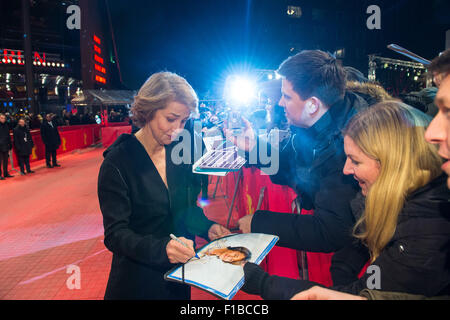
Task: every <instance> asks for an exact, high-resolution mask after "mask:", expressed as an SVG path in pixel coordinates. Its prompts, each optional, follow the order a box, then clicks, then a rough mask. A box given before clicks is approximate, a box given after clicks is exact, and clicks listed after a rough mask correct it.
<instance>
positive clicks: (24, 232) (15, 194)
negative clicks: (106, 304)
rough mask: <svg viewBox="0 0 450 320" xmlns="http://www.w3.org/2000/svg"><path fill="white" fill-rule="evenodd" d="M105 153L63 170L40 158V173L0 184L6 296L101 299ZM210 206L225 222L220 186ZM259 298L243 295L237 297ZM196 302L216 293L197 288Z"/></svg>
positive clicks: (80, 155) (77, 155) (0, 290)
mask: <svg viewBox="0 0 450 320" xmlns="http://www.w3.org/2000/svg"><path fill="white" fill-rule="evenodd" d="M102 152H103V149H94V148H90V149H84V150H81V151H75V152H73V153H70V154H66V155H63V156H60V157H59V161H60V164H61V165H62V167H60V168H53V169H49V168H46V167H45V163H44V162H43V161H39V162H37V163H33V164H32V169H33V170H35V171H36V172H35V173H34V174H30V175H26V176H20V175H19V174H17V173H16V172H11V173H12V174H15V177H14V178H11V179H7V180H5V181H0V203H1V207H0V299H4V300H5V299H6V300H11V299H45V300H52V299H57V300H59V299H64V300H65V299H76V300H83V299H103V295H104V291H105V287H106V282H107V279H108V274H109V269H110V264H111V257H112V254H111V253H110V252H109V251H108V250H107V249H106V248H105V246H104V244H103V226H102V216H101V213H100V208H99V205H98V200H97V174H98V170H99V168H100V165H101V161H102ZM214 182H215V178H214ZM213 190H214V184H212V185H210V194H212V192H213ZM204 210H205V213H206V215H208V216H209V217H210V218H211V219H213V220H215V221H217V222H219V223H222V224H225V223H226V217H227V212H228V207H227V204H226V200H225V197H224V194H223V191H222V189H221V188H220V187H219V188H218V192H217V197H216V199H215V200H213V201H211V203H210V204H209V205H208V206H206V207H205V208H204ZM233 215H236V213H234V214H233ZM233 221H235V219H233ZM202 244H204V242H203V243H202V242H199V245H202ZM78 271H79V274H80V278H79V279H80V282H77V281H75V275H76V274H78ZM254 298H256V297H254V296H249V295H246V294H244V293H242V292H239V293H238V294H237V295H236V297H235V299H254ZM192 299H215V298H214V297H213V296H211V295H209V294H208V293H205V292H203V291H200V290H197V289H195V288H194V289H193V290H192Z"/></svg>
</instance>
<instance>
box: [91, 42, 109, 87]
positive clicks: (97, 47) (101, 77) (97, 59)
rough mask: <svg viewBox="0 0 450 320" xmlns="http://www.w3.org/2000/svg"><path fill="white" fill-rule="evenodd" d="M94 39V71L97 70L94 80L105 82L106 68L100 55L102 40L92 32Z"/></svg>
mask: <svg viewBox="0 0 450 320" xmlns="http://www.w3.org/2000/svg"><path fill="white" fill-rule="evenodd" d="M93 40H94V47H93V49H94V68H95V71H97V72H96V73H95V81H96V82H98V83H101V84H106V78H105V76H106V68H105V67H104V64H105V60H104V59H103V57H102V56H101V55H102V49H101V44H102V41H101V39H100V38H99V37H98V36H96V35H95V34H94V37H93Z"/></svg>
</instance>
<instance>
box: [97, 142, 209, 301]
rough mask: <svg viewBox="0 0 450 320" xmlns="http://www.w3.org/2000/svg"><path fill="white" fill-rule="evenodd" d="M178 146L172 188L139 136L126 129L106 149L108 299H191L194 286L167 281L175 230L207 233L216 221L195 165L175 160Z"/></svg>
mask: <svg viewBox="0 0 450 320" xmlns="http://www.w3.org/2000/svg"><path fill="white" fill-rule="evenodd" d="M173 146H174V144H172V145H170V146H166V172H167V183H168V186H169V189H168V190H167V188H166V186H165V184H164V182H163V181H162V179H161V177H160V175H159V173H158V171H157V170H156V168H155V166H154V164H153V162H152V161H151V159H150V157H149V156H148V154H147V152H146V151H145V149H144V147H143V146H142V145H141V143H140V142H139V141H138V140H137V139H136V137H135V136H134V135H129V134H122V135H121V136H120V137H119V138H118V139H117V141H116V142H115V143H114V144H113V145H112V146H111V147H109V148H108V149H107V150H106V151H105V153H104V156H105V159H104V161H103V163H102V166H101V168H100V173H99V177H98V197H99V201H100V208H101V211H102V214H103V224H104V228H105V240H104V243H105V246H106V247H107V248H108V249H109V250H110V251H112V253H113V260H112V265H111V272H110V275H109V280H108V285H107V288H106V293H105V299H189V298H190V288H189V287H188V286H186V285H182V284H178V283H174V282H170V281H165V280H164V273H166V272H167V271H168V270H170V269H171V268H173V267H175V265H174V264H171V263H170V262H169V260H168V257H167V253H166V246H167V244H168V242H169V241H170V237H169V235H170V234H171V233H173V234H175V235H177V236H184V237H186V238H189V239H192V240H194V238H195V237H194V235H199V236H201V237H203V238H207V237H208V235H207V233H208V230H209V228H210V227H211V225H212V224H214V222H212V221H210V220H208V219H207V218H206V217H205V215H204V213H203V211H202V209H200V208H199V207H197V205H196V200H197V196H198V194H199V191H200V185H199V184H198V182H197V180H195V178H194V174H193V173H192V167H191V166H190V165H184V164H181V165H175V164H174V163H173V162H172V161H171V150H172V148H173Z"/></svg>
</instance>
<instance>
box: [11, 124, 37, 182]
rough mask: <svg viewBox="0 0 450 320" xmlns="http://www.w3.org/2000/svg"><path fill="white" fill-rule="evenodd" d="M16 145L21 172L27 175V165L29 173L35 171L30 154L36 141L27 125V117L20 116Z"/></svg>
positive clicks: (15, 135) (16, 131) (15, 133)
mask: <svg viewBox="0 0 450 320" xmlns="http://www.w3.org/2000/svg"><path fill="white" fill-rule="evenodd" d="M14 146H15V147H16V154H17V158H18V161H19V167H20V174H21V175H25V174H26V173H25V167H26V169H27V173H34V171H33V170H31V169H30V155H31V153H32V150H33V147H34V142H33V139H32V137H31V134H30V130H28V128H27V126H26V125H25V119H23V118H20V119H19V121H18V123H17V126H16V128H15V129H14Z"/></svg>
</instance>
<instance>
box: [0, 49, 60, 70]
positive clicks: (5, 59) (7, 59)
mask: <svg viewBox="0 0 450 320" xmlns="http://www.w3.org/2000/svg"><path fill="white" fill-rule="evenodd" d="M24 55H25V53H24V51H22V50H13V49H0V64H11V65H24V64H25V57H24ZM33 65H35V66H38V67H53V68H64V67H66V65H65V64H64V62H63V61H62V60H61V59H60V58H59V55H58V54H49V53H45V52H37V51H34V52H33Z"/></svg>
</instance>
